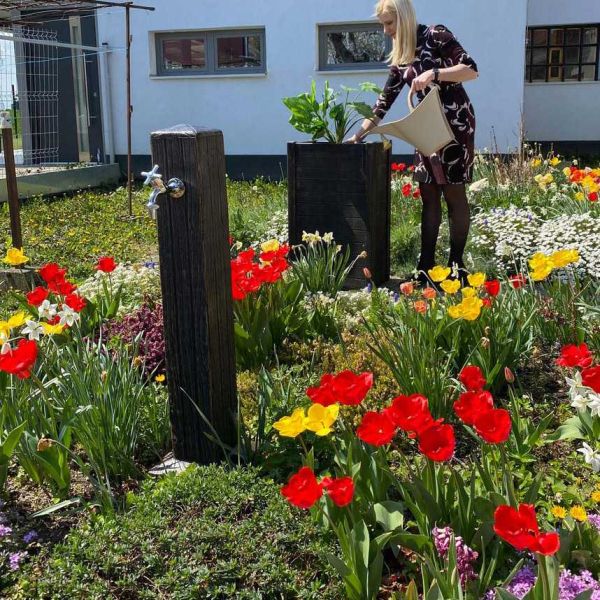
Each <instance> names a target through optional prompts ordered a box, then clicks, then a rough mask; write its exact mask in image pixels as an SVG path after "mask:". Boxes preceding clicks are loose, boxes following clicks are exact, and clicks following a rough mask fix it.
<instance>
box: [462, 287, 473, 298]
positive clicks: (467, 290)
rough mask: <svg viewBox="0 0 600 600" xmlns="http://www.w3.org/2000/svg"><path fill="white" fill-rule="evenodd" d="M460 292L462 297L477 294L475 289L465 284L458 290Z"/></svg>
mask: <svg viewBox="0 0 600 600" xmlns="http://www.w3.org/2000/svg"><path fill="white" fill-rule="evenodd" d="M460 293H461V294H462V296H463V298H473V296H476V295H477V290H475V289H474V288H472V287H468V286H467V287H464V288H463V289H462V290H460Z"/></svg>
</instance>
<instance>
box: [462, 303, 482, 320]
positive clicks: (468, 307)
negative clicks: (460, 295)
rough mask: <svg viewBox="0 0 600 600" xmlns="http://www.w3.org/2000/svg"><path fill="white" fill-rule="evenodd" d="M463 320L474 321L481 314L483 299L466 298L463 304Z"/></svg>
mask: <svg viewBox="0 0 600 600" xmlns="http://www.w3.org/2000/svg"><path fill="white" fill-rule="evenodd" d="M461 304H462V318H463V319H465V320H467V321H474V320H475V319H477V317H479V315H480V314H481V308H482V307H483V301H482V300H481V298H477V297H473V298H465V299H464V300H463V301H462V302H461Z"/></svg>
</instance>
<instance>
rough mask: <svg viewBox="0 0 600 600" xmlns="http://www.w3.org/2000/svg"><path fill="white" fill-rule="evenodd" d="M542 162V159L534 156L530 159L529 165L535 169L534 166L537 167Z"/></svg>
mask: <svg viewBox="0 0 600 600" xmlns="http://www.w3.org/2000/svg"><path fill="white" fill-rule="evenodd" d="M541 164H542V159H541V158H534V159H533V160H532V161H531V166H532V167H533V168H534V169H535V167H539V166H540V165H541Z"/></svg>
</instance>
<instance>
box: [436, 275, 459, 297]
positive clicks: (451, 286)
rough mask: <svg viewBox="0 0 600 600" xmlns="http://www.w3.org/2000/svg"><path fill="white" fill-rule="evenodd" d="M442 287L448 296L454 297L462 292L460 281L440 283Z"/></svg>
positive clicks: (449, 280)
mask: <svg viewBox="0 0 600 600" xmlns="http://www.w3.org/2000/svg"><path fill="white" fill-rule="evenodd" d="M440 287H441V288H442V289H443V290H444V292H446V294H450V295H453V294H456V292H458V290H460V281H459V280H458V279H446V280H445V281H442V283H440Z"/></svg>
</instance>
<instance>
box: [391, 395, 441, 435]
mask: <svg viewBox="0 0 600 600" xmlns="http://www.w3.org/2000/svg"><path fill="white" fill-rule="evenodd" d="M384 412H385V413H386V415H388V416H389V417H390V419H391V420H392V422H393V423H394V425H396V427H399V428H400V429H402V430H403V431H408V432H415V433H417V434H418V433H419V432H421V431H423V430H424V429H426V428H427V427H429V426H430V425H432V424H433V417H432V416H431V413H430V412H429V401H428V400H427V398H425V396H423V395H421V394H412V395H410V396H404V395H400V396H396V398H394V399H393V400H392V404H391V405H390V406H388V407H387V408H386V409H385V410H384Z"/></svg>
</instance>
